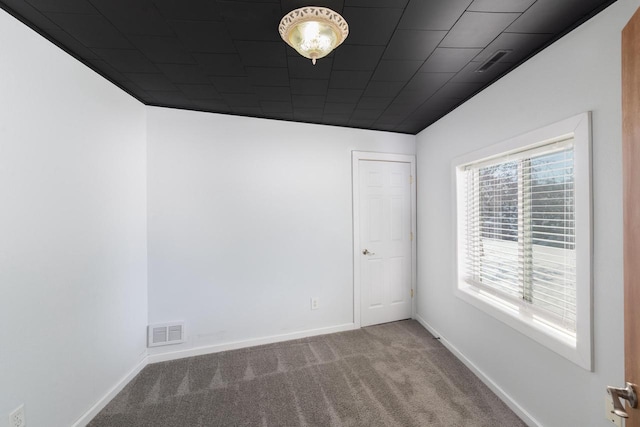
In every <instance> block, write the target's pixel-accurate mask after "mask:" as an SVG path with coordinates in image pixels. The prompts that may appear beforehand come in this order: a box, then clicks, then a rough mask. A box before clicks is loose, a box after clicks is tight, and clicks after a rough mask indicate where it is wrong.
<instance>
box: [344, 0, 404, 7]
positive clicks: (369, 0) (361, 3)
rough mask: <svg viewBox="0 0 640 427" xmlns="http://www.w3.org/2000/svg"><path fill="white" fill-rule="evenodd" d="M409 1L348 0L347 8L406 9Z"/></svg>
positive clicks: (346, 2)
mask: <svg viewBox="0 0 640 427" xmlns="http://www.w3.org/2000/svg"><path fill="white" fill-rule="evenodd" d="M407 2H408V0H346V1H345V4H344V6H345V8H347V7H390V8H399V9H404V8H405V7H406V6H407Z"/></svg>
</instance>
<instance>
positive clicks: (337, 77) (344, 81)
mask: <svg viewBox="0 0 640 427" xmlns="http://www.w3.org/2000/svg"><path fill="white" fill-rule="evenodd" d="M371 74H372V73H371V71H333V72H332V73H331V80H330V81H329V87H330V88H334V89H364V88H365V87H367V84H368V83H369V80H371Z"/></svg>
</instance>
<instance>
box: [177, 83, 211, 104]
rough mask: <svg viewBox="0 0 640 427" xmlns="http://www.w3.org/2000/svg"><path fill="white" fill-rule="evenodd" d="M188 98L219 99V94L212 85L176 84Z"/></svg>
mask: <svg viewBox="0 0 640 427" xmlns="http://www.w3.org/2000/svg"><path fill="white" fill-rule="evenodd" d="M176 86H178V88H179V89H180V91H181V92H182V93H184V95H185V96H186V97H187V98H189V99H190V100H194V99H219V98H220V94H219V93H218V91H216V90H215V88H214V87H213V86H212V85H200V84H178V85H176Z"/></svg>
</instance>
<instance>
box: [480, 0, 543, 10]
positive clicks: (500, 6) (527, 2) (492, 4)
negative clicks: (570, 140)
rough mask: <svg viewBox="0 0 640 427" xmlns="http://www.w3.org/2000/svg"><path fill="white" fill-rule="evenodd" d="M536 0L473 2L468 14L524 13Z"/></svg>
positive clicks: (483, 0)
mask: <svg viewBox="0 0 640 427" xmlns="http://www.w3.org/2000/svg"><path fill="white" fill-rule="evenodd" d="M535 2H536V0H474V1H473V3H471V6H469V8H468V9H467V10H468V11H470V12H524V11H525V10H527V9H528V8H529V7H530V6H531V5H532V4H534V3H535Z"/></svg>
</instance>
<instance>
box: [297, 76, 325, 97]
mask: <svg viewBox="0 0 640 427" xmlns="http://www.w3.org/2000/svg"><path fill="white" fill-rule="evenodd" d="M328 86H329V80H309V79H291V93H292V94H294V95H325V94H326V93H327V87H328Z"/></svg>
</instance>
